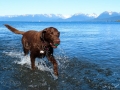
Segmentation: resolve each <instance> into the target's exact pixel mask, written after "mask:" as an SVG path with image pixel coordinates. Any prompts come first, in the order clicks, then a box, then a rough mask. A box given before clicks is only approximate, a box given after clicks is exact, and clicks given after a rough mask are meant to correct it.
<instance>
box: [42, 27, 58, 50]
mask: <svg viewBox="0 0 120 90" xmlns="http://www.w3.org/2000/svg"><path fill="white" fill-rule="evenodd" d="M59 36H60V32H59V31H58V30H57V29H56V28H54V27H49V28H46V29H44V30H43V31H42V39H43V40H45V41H47V42H48V43H49V44H50V46H51V47H53V48H57V46H58V45H59V44H60V39H59Z"/></svg>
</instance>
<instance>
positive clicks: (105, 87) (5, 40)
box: [0, 22, 120, 90]
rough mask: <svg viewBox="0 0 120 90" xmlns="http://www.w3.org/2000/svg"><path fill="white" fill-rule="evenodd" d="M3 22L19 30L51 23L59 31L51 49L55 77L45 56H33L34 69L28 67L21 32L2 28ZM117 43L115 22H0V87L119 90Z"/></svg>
mask: <svg viewBox="0 0 120 90" xmlns="http://www.w3.org/2000/svg"><path fill="white" fill-rule="evenodd" d="M6 23H7V24H10V25H12V26H14V27H16V28H17V29H19V30H23V31H27V30H37V31H39V30H42V29H44V28H46V27H49V26H53V27H56V28H57V29H58V30H59V31H60V32H61V36H60V38H61V44H60V46H59V47H58V48H57V49H55V52H54V56H55V58H56V60H57V62H58V65H59V77H55V76H54V74H53V68H52V64H51V63H50V62H49V61H48V60H47V59H46V58H44V59H39V58H37V59H36V66H37V67H38V69H37V70H35V71H32V70H31V69H30V57H29V55H28V56H23V51H22V44H21V37H22V36H21V35H16V34H13V33H12V32H10V31H9V30H8V29H6V28H5V27H4V26H3V24H6ZM119 44H120V23H116V22H66V23H65V22H53V23H51V22H0V90H119V89H120V65H119V64H120V45H119Z"/></svg>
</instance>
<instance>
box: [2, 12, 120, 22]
mask: <svg viewBox="0 0 120 90" xmlns="http://www.w3.org/2000/svg"><path fill="white" fill-rule="evenodd" d="M116 20H120V13H118V12H108V11H105V12H103V13H101V14H100V15H99V16H98V15H97V14H95V13H93V14H83V13H76V14H73V15H62V14H25V15H5V16H0V21H54V22H55V21H57V22H58V21H116Z"/></svg>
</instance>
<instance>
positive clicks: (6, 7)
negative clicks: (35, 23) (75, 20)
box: [0, 0, 120, 16]
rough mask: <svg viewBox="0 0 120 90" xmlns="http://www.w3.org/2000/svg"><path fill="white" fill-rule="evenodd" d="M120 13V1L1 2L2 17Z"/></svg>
mask: <svg viewBox="0 0 120 90" xmlns="http://www.w3.org/2000/svg"><path fill="white" fill-rule="evenodd" d="M104 11H115V12H120V0H0V16H3V15H24V14H63V15H66V16H67V15H68V16H69V15H72V14H76V13H85V14H92V13H96V14H97V15H99V14H100V13H102V12H104Z"/></svg>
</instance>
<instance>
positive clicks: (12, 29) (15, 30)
mask: <svg viewBox="0 0 120 90" xmlns="http://www.w3.org/2000/svg"><path fill="white" fill-rule="evenodd" d="M5 26H6V27H7V28H8V29H9V30H10V31H12V32H14V33H15V34H22V35H23V34H24V33H25V32H23V31H19V30H17V29H15V28H14V27H11V26H10V25H8V24H5Z"/></svg>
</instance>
